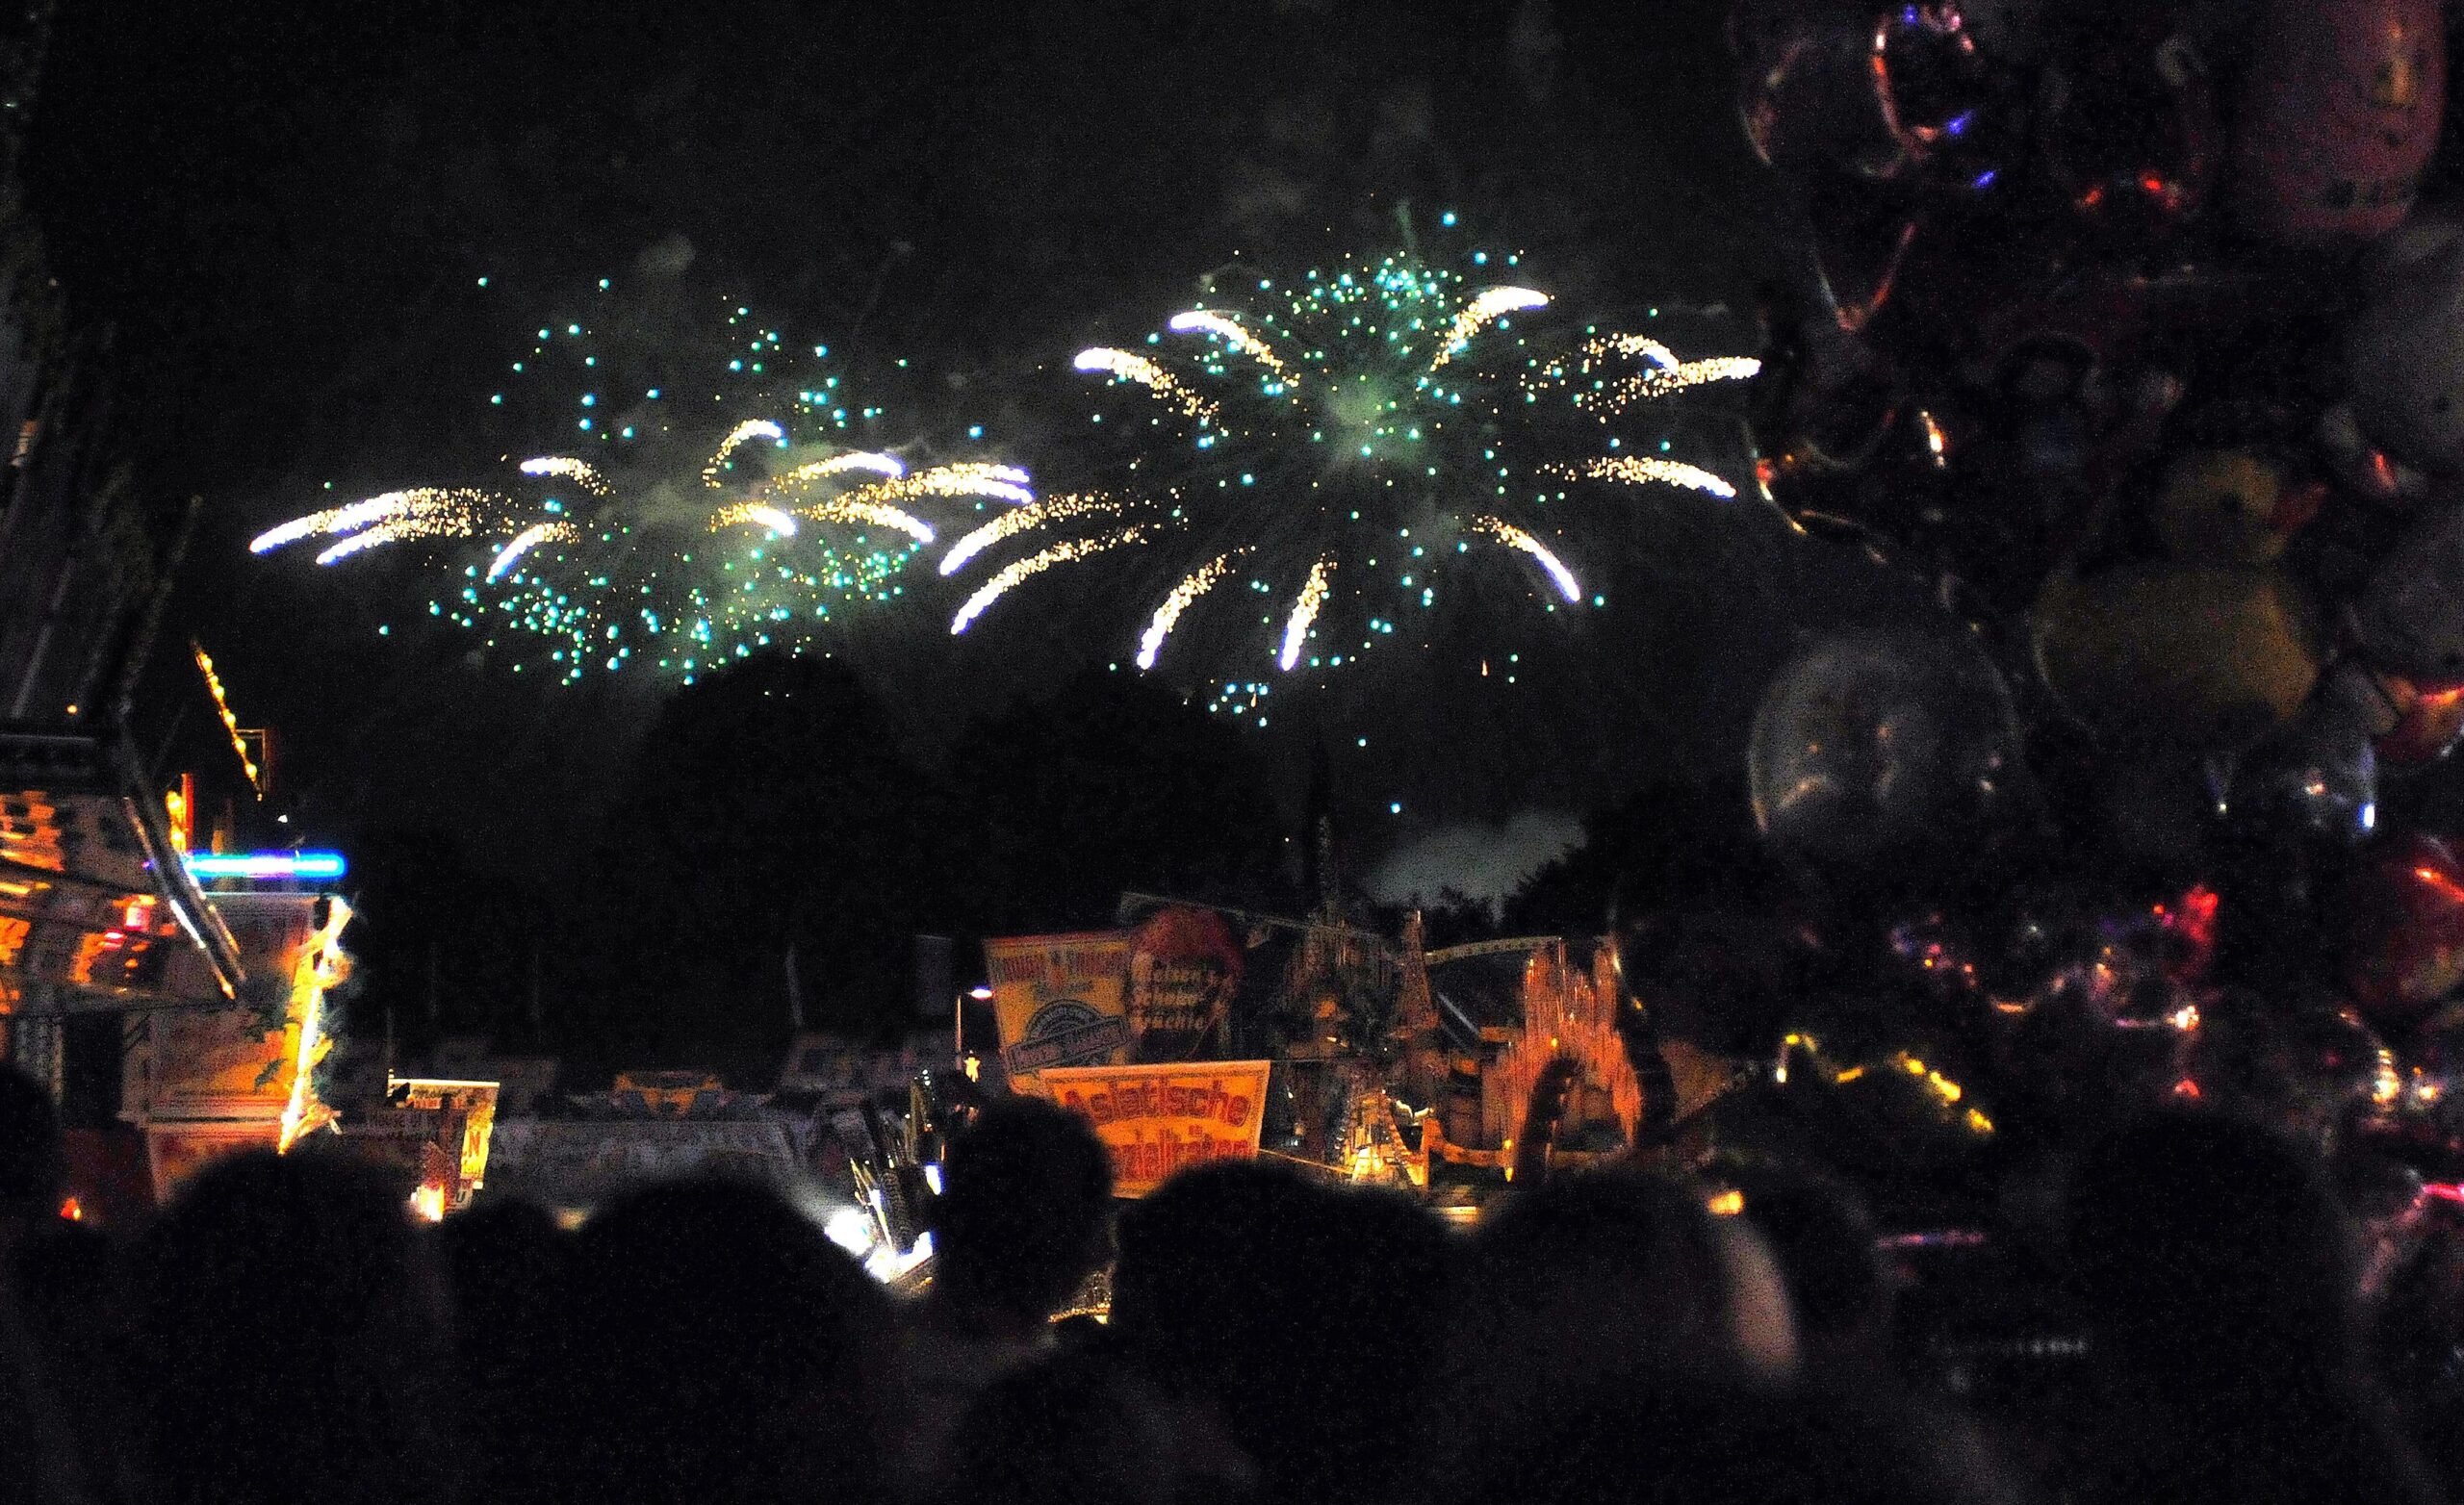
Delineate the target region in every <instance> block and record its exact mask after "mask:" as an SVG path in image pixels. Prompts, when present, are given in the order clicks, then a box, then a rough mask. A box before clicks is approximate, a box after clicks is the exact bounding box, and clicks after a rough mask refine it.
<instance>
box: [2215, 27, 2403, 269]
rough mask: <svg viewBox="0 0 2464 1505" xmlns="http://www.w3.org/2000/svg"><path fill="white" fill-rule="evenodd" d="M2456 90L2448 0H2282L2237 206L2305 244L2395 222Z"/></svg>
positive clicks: (2258, 82)
mask: <svg viewBox="0 0 2464 1505" xmlns="http://www.w3.org/2000/svg"><path fill="white" fill-rule="evenodd" d="M2446 91H2447V48H2446V38H2445V34H2444V31H2443V27H2442V23H2441V20H2440V16H2439V3H2438V0H2271V3H2270V4H2268V6H2267V9H2266V14H2265V16H2264V18H2263V19H2262V20H2261V22H2260V25H2259V28H2258V35H2257V38H2256V43H2255V46H2254V48H2253V50H2252V55H2251V58H2250V63H2249V65H2248V67H2247V68H2246V71H2245V72H2244V75H2243V88H2242V101H2241V132H2240V140H2239V141H2238V142H2237V143H2236V150H2235V153H2234V169H2235V170H2234V194H2233V212H2234V217H2235V218H2236V219H2237V220H2239V221H2240V223H2241V224H2242V226H2243V228H2245V229H2246V230H2248V231H2250V232H2252V233H2253V234H2257V235H2263V236H2267V237H2269V238H2271V239H2273V240H2276V241H2280V242H2290V243H2295V244H2310V243H2317V242H2323V241H2331V240H2337V239H2346V238H2370V237H2375V236H2380V235H2384V234H2386V233H2387V232H2388V231H2390V230H2393V229H2395V228H2396V226H2397V225H2399V224H2400V223H2401V222H2402V221H2403V218H2404V216H2405V213H2406V212H2407V211H2408V210H2410V209H2411V208H2412V205H2413V194H2414V192H2415V191H2416V189H2417V188H2418V187H2419V185H2420V182H2421V176H2422V170H2423V169H2424V168H2425V167H2426V166H2429V160H2430V154H2431V153H2432V152H2433V151H2435V150H2436V149H2437V146H2438V133H2439V123H2440V120H2441V118H2442V116H2443V115H2444V113H2445V110H2446Z"/></svg>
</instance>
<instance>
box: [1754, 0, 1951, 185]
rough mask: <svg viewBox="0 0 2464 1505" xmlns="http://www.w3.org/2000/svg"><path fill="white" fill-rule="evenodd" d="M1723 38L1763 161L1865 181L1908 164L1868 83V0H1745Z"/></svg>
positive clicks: (1871, 29)
mask: <svg viewBox="0 0 2464 1505" xmlns="http://www.w3.org/2000/svg"><path fill="white" fill-rule="evenodd" d="M1729 42H1730V46H1731V47H1732V50H1734V52H1735V53H1736V55H1737V58H1738V60H1739V64H1740V73H1741V76H1742V81H1743V88H1742V89H1741V92H1740V97H1739V99H1738V102H1737V112H1738V115H1740V116H1741V118H1742V119H1743V121H1744V124H1745V138H1746V140H1748V141H1749V142H1751V143H1752V144H1753V147H1754V154H1755V155H1756V156H1757V157H1759V158H1760V159H1762V162H1763V165H1764V166H1769V167H1774V168H1778V169H1780V170H1781V171H1784V172H1788V173H1791V174H1796V175H1800V176H1804V175H1814V174H1824V173H1830V172H1835V171H1844V172H1846V173H1847V174H1848V175H1850V176H1852V177H1856V178H1860V179H1865V180H1869V181H1870V180H1884V179H1889V178H1893V177H1896V176H1898V175H1899V174H1900V173H1901V172H1902V171H1903V170H1904V169H1905V168H1906V167H1907V166H1908V161H1909V157H1908V150H1907V146H1906V144H1905V143H1904V142H1903V140H1902V139H1901V136H1900V135H1899V134H1898V133H1895V132H1894V131H1893V130H1892V128H1891V124H1890V122H1889V121H1888V120H1887V119H1886V117H1885V115H1884V113H1883V104H1882V99H1881V96H1880V95H1879V94H1878V93H1877V92H1876V90H1875V87H1874V69H1873V50H1874V22H1873V12H1872V9H1871V8H1870V7H1867V6H1863V5H1859V4H1855V3H1842V0H1822V3H1817V4H1814V5H1810V6H1806V5H1796V4H1790V3H1786V0H1747V3H1745V4H1743V5H1740V6H1739V7H1738V8H1737V9H1736V11H1735V13H1733V14H1732V16H1731V17H1730V22H1729Z"/></svg>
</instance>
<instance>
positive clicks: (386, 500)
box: [248, 490, 428, 554]
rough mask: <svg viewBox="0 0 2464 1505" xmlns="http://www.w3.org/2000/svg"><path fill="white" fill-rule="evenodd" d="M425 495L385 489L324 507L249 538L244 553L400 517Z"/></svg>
mask: <svg viewBox="0 0 2464 1505" xmlns="http://www.w3.org/2000/svg"><path fill="white" fill-rule="evenodd" d="M426 495H428V494H427V493H426V492H425V491H424V490H422V491H389V492H386V493H384V494H383V495H381V496H376V497H369V498H368V499H367V500H365V501H354V502H352V503H351V504H350V505H349V506H347V507H328V508H326V509H325V510H324V511H322V512H312V513H309V514H308V515H307V516H306V517H304V518H294V519H292V520H291V521H290V522H288V523H283V524H282V525H281V526H280V527H274V528H269V529H267V530H266V531H265V532H262V533H260V534H258V535H257V536H256V537H255V538H252V539H250V540H249V541H248V552H250V553H252V554H262V553H269V552H270V551H272V550H273V549H277V548H281V547H282V546H284V545H285V544H295V543H297V542H299V541H300V540H301V539H303V538H307V537H310V536H311V535H314V534H332V533H352V532H357V531H358V530H359V529H361V528H364V527H366V526H368V525H369V524H370V523H382V522H385V521H386V520H388V519H391V518H398V517H400V516H401V515H402V514H404V513H406V512H409V511H411V510H412V509H413V508H415V507H417V506H418V505H420V500H419V498H421V497H424V496H426Z"/></svg>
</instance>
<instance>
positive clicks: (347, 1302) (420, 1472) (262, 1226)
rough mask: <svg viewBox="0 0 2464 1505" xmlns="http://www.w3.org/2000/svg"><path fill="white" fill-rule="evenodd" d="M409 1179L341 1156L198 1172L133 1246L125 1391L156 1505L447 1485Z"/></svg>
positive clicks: (256, 1501)
mask: <svg viewBox="0 0 2464 1505" xmlns="http://www.w3.org/2000/svg"><path fill="white" fill-rule="evenodd" d="M409 1191H410V1186H409V1184H408V1182H407V1181H406V1180H405V1179H403V1178H400V1177H398V1176H396V1175H394V1174H392V1173H390V1172H387V1171H384V1170H381V1169H378V1168H376V1167H374V1166H372V1165H368V1164H365V1163H362V1162H361V1161H357V1160H354V1159H351V1158H349V1157H347V1155H344V1154H341V1153H325V1152H320V1153H295V1154H292V1155H288V1156H276V1155H273V1154H272V1153H270V1152H257V1153H251V1154H246V1155H241V1156H235V1157H233V1158H232V1159H229V1160H226V1161H221V1162H219V1163H218V1164H215V1165H211V1166H208V1167H207V1168H206V1169H205V1170H203V1171H200V1172H199V1173H198V1174H197V1176H196V1178H195V1179H194V1180H193V1181H192V1182H190V1183H189V1185H188V1186H187V1187H186V1189H184V1190H183V1191H182V1192H181V1193H180V1195H179V1197H178V1198H177V1200H175V1201H174V1202H173V1203H172V1204H171V1206H170V1207H169V1209H168V1210H167V1211H166V1212H165V1213H164V1214H163V1217H162V1220H161V1221H160V1222H159V1223H157V1224H156V1225H155V1227H154V1228H153V1229H152V1230H151V1232H150V1233H149V1235H148V1236H147V1237H146V1239H145V1241H144V1245H143V1248H142V1249H141V1255H140V1262H139V1263H140V1275H139V1285H138V1301H137V1307H138V1310H137V1313H136V1319H137V1320H136V1327H137V1339H138V1340H137V1345H136V1347H137V1352H136V1358H135V1367H136V1371H137V1372H136V1384H137V1389H138V1392H139V1400H140V1403H141V1410H142V1411H143V1413H144V1415H145V1421H144V1434H145V1438H144V1440H145V1442H146V1451H147V1453H148V1455H149V1458H150V1462H151V1464H152V1466H153V1468H154V1471H155V1473H156V1475H157V1478H158V1482H159V1483H160V1485H161V1487H162V1490H163V1494H164V1497H165V1499H166V1500H167V1501H168V1502H170V1505H226V1502H227V1505H375V1502H377V1501H380V1500H383V1501H391V1500H398V1499H404V1498H419V1497H424V1496H426V1495H429V1494H432V1493H439V1492H448V1489H447V1487H448V1483H449V1472H450V1463H451V1458H450V1453H449V1449H448V1448H447V1447H446V1445H445V1442H444V1439H445V1437H446V1436H448V1435H449V1428H450V1425H451V1418H450V1417H449V1416H447V1415H446V1408H447V1406H448V1404H449V1400H450V1398H451V1397H450V1395H449V1392H448V1390H447V1382H448V1380H449V1373H450V1365H451V1354H450V1351H449V1346H448V1343H449V1339H448V1334H447V1325H448V1315H447V1311H448V1309H447V1305H446V1301H445V1296H444V1288H443V1283H442V1282H441V1281H440V1280H439V1279H438V1278H437V1276H436V1271H435V1269H434V1267H433V1266H432V1264H431V1263H430V1261H429V1250H428V1248H427V1246H426V1245H425V1244H424V1242H423V1241H422V1239H421V1237H419V1235H418V1233H417V1232H416V1231H415V1230H414V1229H413V1227H412V1225H411V1223H410V1220H409V1215H408V1212H407V1207H406V1202H407V1197H408V1193H409Z"/></svg>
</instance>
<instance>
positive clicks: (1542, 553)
mask: <svg viewBox="0 0 2464 1505" xmlns="http://www.w3.org/2000/svg"><path fill="white" fill-rule="evenodd" d="M1471 527H1472V531H1473V532H1476V533H1481V534H1485V535H1486V536H1488V537H1490V538H1493V539H1496V540H1497V541H1498V542H1499V543H1501V544H1503V545H1505V546H1506V547H1507V548H1519V549H1521V550H1523V552H1525V553H1527V554H1529V555H1530V556H1531V557H1532V558H1534V559H1536V560H1538V561H1539V562H1540V568H1541V569H1543V570H1546V571H1548V572H1549V578H1550V579H1552V580H1554V581H1555V582H1556V583H1557V594H1558V595H1560V596H1563V597H1564V598H1565V599H1567V600H1568V601H1569V602H1575V601H1579V600H1581V599H1582V582H1580V581H1579V580H1577V579H1576V578H1575V573H1574V572H1573V571H1572V570H1569V569H1567V568H1566V565H1565V561H1564V560H1562V559H1559V558H1558V557H1557V556H1556V555H1555V554H1553V553H1552V552H1550V550H1549V546H1547V545H1546V544H1543V543H1541V542H1540V541H1539V540H1538V539H1536V538H1533V537H1532V536H1531V535H1530V534H1529V533H1528V532H1526V531H1525V530H1524V529H1522V528H1519V527H1516V526H1515V525H1514V524H1513V523H1508V522H1507V521H1505V520H1504V519H1503V518H1487V517H1482V518H1474V519H1473V520H1472V523H1471Z"/></svg>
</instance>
